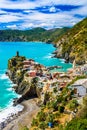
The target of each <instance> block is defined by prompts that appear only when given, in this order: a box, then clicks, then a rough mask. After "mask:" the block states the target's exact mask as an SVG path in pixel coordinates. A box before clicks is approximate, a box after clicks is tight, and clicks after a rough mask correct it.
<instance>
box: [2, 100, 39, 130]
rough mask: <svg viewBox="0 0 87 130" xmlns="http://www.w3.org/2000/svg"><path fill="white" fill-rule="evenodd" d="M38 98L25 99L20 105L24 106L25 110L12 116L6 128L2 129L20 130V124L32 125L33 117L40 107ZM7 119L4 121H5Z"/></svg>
mask: <svg viewBox="0 0 87 130" xmlns="http://www.w3.org/2000/svg"><path fill="white" fill-rule="evenodd" d="M36 101H37V98H34V99H29V100H25V101H23V102H22V103H21V104H20V105H22V106H24V108H23V110H22V111H20V112H18V113H17V114H15V115H14V116H13V117H12V116H11V117H10V118H11V120H10V121H9V122H8V123H7V124H6V126H5V127H4V128H1V129H0V130H19V126H20V125H23V126H25V125H27V126H28V128H29V127H30V126H31V122H32V119H33V117H34V116H35V115H36V113H37V112H38V111H39V109H40V108H39V107H38V106H37V104H36ZM6 121H7V120H5V121H4V123H5V122H6Z"/></svg>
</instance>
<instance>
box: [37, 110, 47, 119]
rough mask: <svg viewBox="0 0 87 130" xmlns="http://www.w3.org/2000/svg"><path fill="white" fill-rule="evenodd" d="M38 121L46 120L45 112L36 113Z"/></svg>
mask: <svg viewBox="0 0 87 130" xmlns="http://www.w3.org/2000/svg"><path fill="white" fill-rule="evenodd" d="M37 117H38V120H39V121H45V120H46V114H45V113H44V112H43V111H40V112H38V114H37Z"/></svg>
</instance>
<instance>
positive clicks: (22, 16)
mask: <svg viewBox="0 0 87 130" xmlns="http://www.w3.org/2000/svg"><path fill="white" fill-rule="evenodd" d="M55 5H73V6H75V5H81V7H80V8H77V9H73V10H71V11H62V10H60V9H57V8H56V7H55ZM47 6H49V9H47ZM36 7H40V8H41V7H43V8H44V10H45V9H46V10H49V12H53V13H51V14H48V13H47V14H46V13H41V12H40V10H36ZM0 8H1V10H0V13H1V14H2V15H0V23H10V24H9V25H7V28H13V29H15V28H17V27H19V28H20V29H27V28H33V27H38V26H40V27H47V28H53V27H62V26H73V25H74V24H75V23H77V22H79V21H80V20H81V18H77V17H75V14H77V15H82V16H87V0H80V1H76V0H68V1H67V0H62V1H61V0H54V1H53V0H41V1H40V0H37V1H29V0H21V1H14V2H12V1H10V0H0ZM4 9H23V12H20V13H19V12H18V13H17V12H7V11H3V10H4ZM31 9H34V10H31ZM57 11H59V12H58V13H57ZM55 12H56V13H55ZM19 21H21V22H20V23H19V26H17V25H14V24H13V25H12V24H11V22H17V23H18V22H19Z"/></svg>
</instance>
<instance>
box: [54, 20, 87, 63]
mask: <svg viewBox="0 0 87 130" xmlns="http://www.w3.org/2000/svg"><path fill="white" fill-rule="evenodd" d="M56 47H57V50H56V52H55V56H56V57H61V58H64V59H65V60H66V62H69V61H70V62H73V60H74V59H75V61H76V63H77V64H84V63H85V62H86V61H87V18H85V19H84V20H82V21H81V22H79V23H78V24H76V25H75V26H74V27H73V28H71V29H70V30H68V32H66V33H65V34H64V35H63V36H61V37H59V38H57V39H56Z"/></svg>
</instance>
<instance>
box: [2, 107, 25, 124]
mask: <svg viewBox="0 0 87 130" xmlns="http://www.w3.org/2000/svg"><path fill="white" fill-rule="evenodd" d="M23 108H24V106H22V105H17V106H10V107H8V108H6V109H4V110H2V111H1V112H0V123H2V122H4V121H6V120H8V119H10V118H12V117H13V116H14V115H16V114H18V112H21V111H22V110H23Z"/></svg>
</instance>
